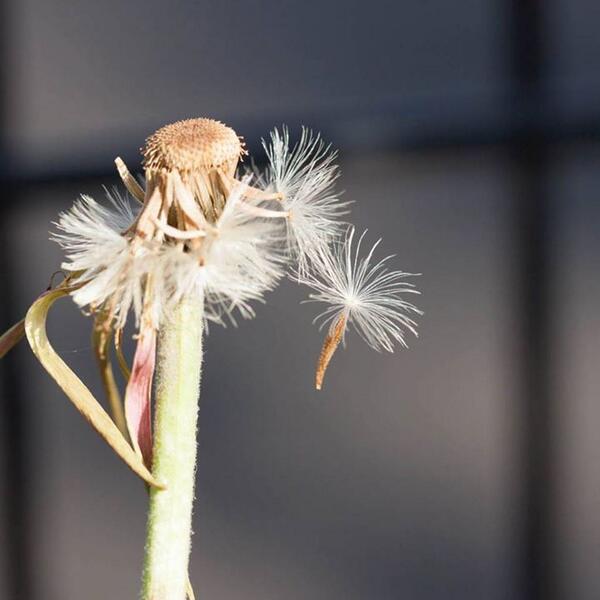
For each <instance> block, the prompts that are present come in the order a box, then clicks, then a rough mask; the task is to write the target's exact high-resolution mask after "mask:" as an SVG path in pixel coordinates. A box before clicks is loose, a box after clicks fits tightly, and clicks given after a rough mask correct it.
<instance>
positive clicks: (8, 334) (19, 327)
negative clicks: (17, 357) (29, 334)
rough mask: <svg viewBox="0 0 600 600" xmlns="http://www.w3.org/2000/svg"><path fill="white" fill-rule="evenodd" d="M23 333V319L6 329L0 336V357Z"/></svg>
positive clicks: (14, 344) (20, 338) (18, 340)
mask: <svg viewBox="0 0 600 600" xmlns="http://www.w3.org/2000/svg"><path fill="white" fill-rule="evenodd" d="M24 335H25V319H21V320H20V321H19V322H18V323H15V324H14V325H13V326H12V327H11V328H10V329H9V330H8V331H5V332H4V333H3V334H2V335H1V336H0V358H4V355H5V354H6V353H7V352H9V351H10V350H12V349H13V348H14V347H15V346H16V345H17V344H18V343H19V342H20V341H21V340H22V339H23V336H24Z"/></svg>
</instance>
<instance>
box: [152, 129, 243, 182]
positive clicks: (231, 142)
mask: <svg viewBox="0 0 600 600" xmlns="http://www.w3.org/2000/svg"><path fill="white" fill-rule="evenodd" d="M244 152H245V151H244V146H243V143H242V142H241V140H240V138H239V137H238V135H237V134H236V132H235V131H234V130H233V129H231V128H230V127H227V126H226V125H224V124H223V123H221V122H219V121H213V120H212V119H186V120H184V121H177V122H176V123H172V124H171V125H165V126H164V127H161V128H160V129H159V130H158V131H156V132H154V133H153V134H152V135H151V136H150V137H149V138H148V139H147V140H146V144H145V146H144V148H142V154H143V156H144V166H145V167H146V169H152V170H166V171H172V170H174V169H177V170H178V171H198V170H203V169H207V168H213V167H218V166H220V165H222V164H224V163H227V162H230V161H236V162H237V160H239V158H240V156H241V155H242V154H244Z"/></svg>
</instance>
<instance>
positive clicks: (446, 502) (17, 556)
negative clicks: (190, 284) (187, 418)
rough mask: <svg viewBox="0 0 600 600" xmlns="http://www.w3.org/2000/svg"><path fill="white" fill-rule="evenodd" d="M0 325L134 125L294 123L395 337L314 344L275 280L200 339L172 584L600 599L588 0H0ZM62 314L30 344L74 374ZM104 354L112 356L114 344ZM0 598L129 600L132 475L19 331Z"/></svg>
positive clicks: (598, 217) (2, 448)
mask: <svg viewBox="0 0 600 600" xmlns="http://www.w3.org/2000/svg"><path fill="white" fill-rule="evenodd" d="M1 17H2V18H1V19H0V28H1V31H0V33H1V35H0V40H1V52H2V53H1V55H0V77H1V81H0V82H1V84H2V95H1V101H2V104H1V110H0V153H1V154H0V157H1V158H2V160H1V161H0V178H1V179H2V184H3V185H2V192H3V199H2V203H1V205H0V211H1V214H0V292H1V293H0V317H1V321H2V325H3V328H4V327H8V325H9V324H11V323H12V322H13V321H15V320H17V319H18V318H20V317H21V316H22V315H23V313H24V311H25V310H26V308H27V307H28V306H29V304H30V303H31V302H32V300H33V299H34V298H35V297H36V296H37V294H38V293H39V292H40V290H42V289H44V288H45V287H46V286H47V284H48V279H49V276H50V274H51V273H52V272H53V271H54V270H56V269H57V268H58V265H59V264H60V261H61V253H60V251H59V249H58V247H57V246H56V245H55V244H52V243H51V242H49V241H48V230H49V229H50V228H51V225H50V223H51V221H53V220H54V219H55V218H56V215H57V213H58V212H59V211H61V210H64V209H66V208H68V207H69V206H70V205H71V204H72V202H73V200H74V199H75V198H76V197H77V195H78V194H79V193H82V192H85V193H88V194H90V195H92V196H94V197H96V198H98V199H99V198H101V197H102V195H103V191H102V185H104V184H106V185H112V184H116V183H117V179H116V176H115V173H114V172H113V167H112V161H113V159H114V157H115V156H117V155H121V156H123V157H124V158H126V160H127V161H128V163H129V166H130V167H131V168H132V169H135V170H137V169H139V152H138V149H139V147H140V146H141V145H142V143H143V141H144V138H145V137H146V136H147V135H149V134H150V133H151V132H152V131H154V130H155V129H156V128H158V127H160V126H161V125H163V124H165V123H167V122H171V121H174V120H176V119H180V118H185V117H190V116H210V117H214V118H218V119H221V120H224V121H225V122H226V123H228V124H229V125H231V126H233V127H234V128H235V129H236V131H237V132H238V133H239V134H241V135H244V136H245V137H246V140H247V141H248V144H249V147H250V150H251V151H252V152H253V155H254V157H255V158H256V160H257V161H258V162H259V163H260V161H261V160H262V158H261V157H262V154H261V152H260V143H259V142H260V137H261V136H265V135H267V134H268V131H269V130H270V128H272V127H273V126H274V125H279V124H281V123H288V124H289V125H290V126H291V128H292V132H294V131H297V130H298V127H299V126H300V124H306V125H308V126H311V127H313V128H314V129H316V130H320V131H322V132H323V134H324V136H325V137H326V138H327V139H329V140H331V141H332V142H333V143H334V144H335V145H336V146H337V147H338V148H339V149H340V163H341V169H342V178H341V181H340V187H341V188H343V189H344V190H346V191H345V197H346V198H348V199H351V200H354V201H355V204H354V206H353V211H352V220H353V222H354V223H355V224H356V225H357V226H358V228H361V229H362V228H368V229H369V232H370V233H369V235H371V238H370V239H372V240H373V241H374V240H375V239H376V238H377V237H379V236H382V237H383V239H384V241H383V247H382V251H385V252H396V253H397V258H396V259H395V260H396V263H395V264H396V265H397V266H398V268H401V269H403V270H407V271H412V272H421V273H423V276H422V277H421V278H420V280H419V282H418V284H419V287H420V289H421V290H422V292H423V296H422V297H420V298H419V300H418V304H419V306H420V307H421V308H422V309H423V310H424V311H425V313H426V315H425V317H423V319H422V320H421V327H420V338H419V340H415V341H413V342H412V344H411V346H412V347H411V349H410V350H409V351H401V352H397V353H395V354H392V355H388V354H386V355H378V354H377V353H374V352H372V351H371V350H369V349H368V348H367V347H366V346H365V345H364V344H363V343H362V341H361V340H360V339H358V338H357V337H356V336H354V335H351V336H350V337H349V340H348V342H349V344H348V347H347V349H346V350H345V351H342V352H339V354H337V355H336V356H335V358H334V360H333V363H332V365H331V367H330V371H329V373H328V376H327V379H326V383H325V389H324V391H323V392H321V393H317V392H315V391H314V390H313V387H312V382H313V376H314V363H315V360H316V357H317V355H318V352H319V349H320V344H321V342H322V338H321V335H320V334H319V333H318V332H317V330H316V329H315V328H312V327H311V326H310V321H311V319H312V317H313V316H314V310H315V309H314V307H312V306H311V305H300V304H299V301H300V300H302V299H303V298H304V297H305V291H304V290H302V289H298V288H297V287H296V286H294V285H293V284H292V283H285V284H284V285H282V287H281V288H280V289H279V290H277V291H276V292H274V293H273V294H271V295H270V296H269V298H268V303H267V305H265V306H259V307H258V310H257V313H258V315H257V318H256V319H255V320H254V321H249V322H243V323H241V324H240V327H239V328H238V329H232V328H228V329H225V330H223V329H218V328H216V327H214V328H212V329H211V332H210V336H209V338H208V340H207V344H206V346H207V348H206V351H207V353H206V362H205V365H206V368H205V373H204V379H203V383H202V398H201V413H200V434H199V457H200V458H199V467H198V473H197V506H196V511H195V516H194V529H195V535H194V546H193V554H192V562H191V573H192V581H193V583H194V586H195V588H196V594H197V596H198V597H199V598H200V599H210V598H214V599H219V600H238V599H239V600H242V599H243V600H251V599H256V600H259V599H260V600H296V599H298V600H300V599H303V600H304V599H306V598H311V599H313V600H320V599H322V600H359V599H360V600H363V599H369V600H371V599H372V600H438V599H440V600H450V599H456V600H471V599H472V600H506V599H515V600H542V599H543V600H554V599H556V600H558V599H563V598H564V599H567V598H568V599H569V600H597V598H599V597H600V575H599V574H598V567H597V565H598V564H599V561H600V517H599V515H600V473H599V470H598V460H599V458H600V445H599V443H598V436H597V424H598V422H599V419H600V397H599V396H600V370H599V369H598V367H597V364H596V363H597V360H598V356H597V355H598V353H597V347H598V346H597V340H598V338H599V337H600V317H599V316H598V307H599V306H600V283H599V280H598V277H597V274H598V272H599V267H600V237H599V232H600V207H599V204H598V201H597V194H598V188H599V187H600V135H599V134H600V111H599V108H598V107H599V106H600V76H599V75H598V73H599V72H600V69H599V67H600V62H599V59H598V56H600V36H599V35H598V28H599V27H600V5H598V3H597V2H593V1H592V0H549V1H546V2H543V3H542V2H541V1H539V0H538V1H535V0H520V1H519V0H512V1H509V0H504V1H502V0H455V1H454V2H447V1H445V0H420V1H416V0H413V1H404V0H403V1H398V0H397V1H396V2H386V1H383V0H375V1H373V2H368V3H365V2H359V1H358V0H348V1H346V2H344V3H340V2H335V1H334V0H321V1H320V2H313V1H305V2H288V1H285V0H284V1H279V2H275V1H273V0H263V1H252V2H236V1H234V0H223V1H222V2H202V1H199V2H198V1H197V2H192V1H191V0H175V1H171V2H168V3H167V2H155V1H153V0H149V1H146V2H141V1H139V0H133V1H129V2H116V1H114V0H107V1H105V2H92V1H91V0H77V1H75V2H73V1H69V2H67V1H65V0H43V1H42V0H19V1H18V2H17V1H16V0H12V1H5V2H4V4H3V5H2V15H1ZM90 329H91V323H90V322H89V319H86V318H85V317H83V316H82V315H81V314H80V313H79V311H78V310H76V308H75V307H74V306H73V305H72V304H71V303H69V302H64V303H63V304H62V305H60V306H58V307H57V309H56V310H55V312H53V314H52V317H51V322H50V324H49V332H50V338H51V340H52V341H53V343H54V345H55V347H56V348H57V350H59V352H60V354H61V355H62V356H63V357H64V359H65V360H66V361H67V362H68V363H69V364H70V365H71V366H72V367H73V368H75V370H76V371H77V372H78V373H79V374H80V375H81V376H82V378H83V379H84V380H85V381H87V382H89V385H90V386H91V387H92V389H93V390H94V391H96V392H97V393H100V391H99V381H98V377H97V375H96V373H95V368H94V367H95V365H94V358H93V354H92V350H91V346H90V338H89V334H90ZM130 343H131V342H130ZM0 393H1V396H0V398H1V399H0V598H7V599H10V600H13V599H27V600H29V599H31V600H38V599H39V600H75V599H79V598H86V599H89V600H101V599H105V598H118V599H121V598H123V599H127V598H135V597H137V593H138V588H139V577H140V570H141V561H142V550H143V543H144V527H145V507H146V497H145V490H144V488H143V486H142V485H141V484H140V483H139V482H138V481H137V480H135V478H134V477H133V476H132V475H131V474H130V473H129V472H128V471H127V469H126V468H125V467H124V466H123V465H121V464H120V463H119V462H118V460H117V459H116V458H115V457H114V456H113V455H112V453H111V451H110V450H109V449H108V448H107V447H105V445H104V444H103V442H102V441H101V440H100V439H99V438H98V437H97V436H96V435H95V434H94V433H93V432H92V431H91V430H90V428H89V427H88V426H87V425H86V424H85V423H84V422H83V420H82V419H81V417H79V415H78V414H77V413H76V411H75V410H74V409H73V408H72V407H71V406H70V405H69V403H68V401H67V400H66V399H65V397H64V396H63V395H62V394H61V393H60V392H59V391H58V390H57V388H56V387H55V386H54V384H53V383H52V382H51V381H50V379H49V377H48V376H47V375H46V374H45V372H44V371H43V370H42V368H41V367H40V366H39V364H38V363H37V362H36V361H35V359H34V358H33V357H32V355H31V353H30V352H29V351H28V348H27V347H26V345H22V346H21V347H19V348H18V349H17V350H16V351H14V352H13V353H12V354H11V355H9V356H7V357H6V358H5V359H4V360H3V361H2V363H0Z"/></svg>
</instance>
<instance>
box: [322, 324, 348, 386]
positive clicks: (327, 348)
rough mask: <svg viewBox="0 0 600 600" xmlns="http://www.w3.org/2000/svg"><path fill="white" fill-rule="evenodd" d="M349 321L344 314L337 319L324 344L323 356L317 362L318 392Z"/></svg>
mask: <svg viewBox="0 0 600 600" xmlns="http://www.w3.org/2000/svg"><path fill="white" fill-rule="evenodd" d="M347 321H348V317H347V316H346V314H344V313H342V314H341V315H340V316H339V317H338V318H337V320H336V322H335V324H334V325H333V327H332V328H331V329H330V330H329V333H328V334H327V337H326V338H325V341H324V342H323V348H322V349H321V354H320V355H319V360H318V362H317V373H316V377H315V387H316V388H317V389H318V390H320V389H321V387H322V385H323V378H324V377H325V371H327V366H328V365H329V362H330V361H331V358H332V357H333V354H334V352H335V351H336V350H337V347H338V346H339V345H340V342H341V341H342V338H343V337H344V331H345V330H346V323H347Z"/></svg>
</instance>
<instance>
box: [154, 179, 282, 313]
mask: <svg viewBox="0 0 600 600" xmlns="http://www.w3.org/2000/svg"><path fill="white" fill-rule="evenodd" d="M244 181H245V182H247V181H248V179H245V180H244ZM243 190H244V186H243V185H240V186H237V187H236V188H235V189H234V190H233V191H232V192H231V194H230V195H229V197H228V198H227V199H226V202H225V205H224V208H223V211H222V213H221V215H220V216H219V218H218V219H217V222H216V223H215V224H214V226H212V227H211V228H209V229H208V230H207V232H206V236H205V237H204V238H203V239H202V243H201V244H200V245H199V246H198V247H197V248H196V249H192V250H189V251H185V252H183V251H182V248H181V247H176V246H172V247H165V248H164V249H163V255H162V258H163V261H164V262H163V267H162V269H161V270H162V272H163V273H164V276H165V278H166V286H167V288H168V292H167V293H166V294H165V295H167V296H169V297H170V300H171V302H174V303H177V302H179V301H180V300H181V299H182V298H184V297H194V296H197V297H202V298H204V302H205V313H206V317H207V319H208V320H211V321H214V322H217V323H220V324H224V323H225V321H224V319H223V317H228V318H229V320H230V321H231V322H232V323H233V324H236V322H235V317H234V311H235V309H237V310H238V311H239V312H240V314H241V315H242V317H244V318H251V317H253V316H254V310H253V309H252V306H251V305H250V302H251V301H260V302H262V301H263V295H264V293H265V292H267V291H269V290H272V289H273V288H274V287H275V286H276V285H277V283H278V281H279V279H280V278H281V277H282V275H283V264H284V256H283V255H282V253H281V250H280V248H281V239H282V234H281V219H273V218H264V217H261V216H260V215H259V216H257V215H256V214H254V213H253V210H252V208H253V207H252V205H248V204H246V203H245V202H244V201H243V199H242V194H243Z"/></svg>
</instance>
